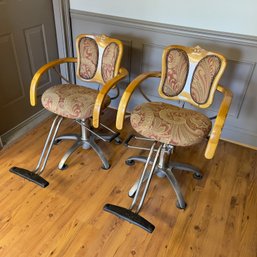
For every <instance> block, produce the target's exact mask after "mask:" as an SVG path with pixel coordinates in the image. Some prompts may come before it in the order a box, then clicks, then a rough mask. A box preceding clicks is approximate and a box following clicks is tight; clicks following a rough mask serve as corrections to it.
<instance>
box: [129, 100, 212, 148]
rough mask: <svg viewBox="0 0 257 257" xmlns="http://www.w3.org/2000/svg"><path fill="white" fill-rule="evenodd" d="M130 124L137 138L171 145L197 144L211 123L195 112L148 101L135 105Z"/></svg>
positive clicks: (208, 129)
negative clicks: (136, 133)
mask: <svg viewBox="0 0 257 257" xmlns="http://www.w3.org/2000/svg"><path fill="white" fill-rule="evenodd" d="M130 121H131V125H132V127H133V128H134V129H135V130H136V131H137V132H138V133H139V134H141V135H143V136H144V137H147V138H151V139H154V140H157V141H160V142H162V143H166V144H171V145H175V146H190V145H193V144H196V143H199V142H201V141H202V140H203V138H205V137H206V136H207V135H208V134H209V132H210V130H211V126H212V124H211V121H210V120H209V119H208V118H207V117H206V116H205V115H203V114H201V113H198V112H196V111H192V110H188V109H183V108H179V107H176V106H173V105H170V104H165V103H158V102H151V103H144V104H141V105H139V106H137V107H136V108H135V109H134V110H133V112H132V114H131V118H130Z"/></svg>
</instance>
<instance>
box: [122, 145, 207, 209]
mask: <svg viewBox="0 0 257 257" xmlns="http://www.w3.org/2000/svg"><path fill="white" fill-rule="evenodd" d="M163 151H164V150H163ZM166 154H168V155H171V152H170V153H166ZM164 158H165V156H164V155H163V157H162V159H160V160H159V164H158V165H156V167H155V169H154V174H155V175H157V176H158V177H160V178H163V177H166V178H167V179H168V180H169V182H170V184H171V186H172V188H173V190H174V191H175V194H176V196H177V204H176V206H177V207H178V208H179V209H185V208H186V202H185V200H184V197H183V195H182V193H181V190H180V186H179V184H178V182H177V180H176V178H175V176H174V174H173V170H181V171H186V172H190V173H193V177H194V178H195V179H202V177H203V176H202V174H201V172H200V170H199V169H198V168H197V167H195V166H193V165H189V164H186V163H180V162H173V161H170V160H168V163H164ZM168 158H169V157H168ZM136 161H137V162H142V163H146V161H147V157H145V156H132V157H130V158H128V159H127V160H126V161H125V163H126V164H127V165H129V166H132V165H134V164H135V162H136ZM150 164H152V162H150ZM148 177H149V172H146V174H145V176H144V178H143V182H145V181H146V180H147V179H148ZM138 184H139V180H137V181H136V182H135V184H134V185H133V186H132V187H131V189H130V190H129V193H128V195H129V197H133V196H134V195H135V192H136V190H137V188H138Z"/></svg>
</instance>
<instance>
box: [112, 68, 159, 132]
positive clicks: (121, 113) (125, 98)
mask: <svg viewBox="0 0 257 257" xmlns="http://www.w3.org/2000/svg"><path fill="white" fill-rule="evenodd" d="M150 77H157V78H159V77H161V72H160V71H153V72H146V73H143V74H141V75H139V76H138V77H136V78H135V79H134V80H133V81H132V82H131V83H130V84H129V85H128V87H127V88H126V90H125V91H124V93H123V95H122V97H121V100H120V104H119V107H118V112H117V116H116V128H117V129H120V130H121V129H122V128H123V123H124V119H125V114H126V109H127V106H128V102H129V99H130V97H131V95H132V93H133V92H134V90H135V89H136V88H137V87H138V86H139V84H140V83H141V82H143V81H144V80H146V79H147V78H150Z"/></svg>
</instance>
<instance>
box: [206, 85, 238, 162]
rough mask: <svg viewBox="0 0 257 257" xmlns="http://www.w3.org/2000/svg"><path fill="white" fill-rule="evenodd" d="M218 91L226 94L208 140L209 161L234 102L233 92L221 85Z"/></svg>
mask: <svg viewBox="0 0 257 257" xmlns="http://www.w3.org/2000/svg"><path fill="white" fill-rule="evenodd" d="M217 90H218V91H220V92H221V93H223V94H224V97H223V100H222V102H221V105H220V108H219V112H218V116H217V118H216V120H215V123H214V126H213V128H212V131H211V134H210V138H209V140H208V144H207V146H206V149H205V154H204V155H205V158H207V159H212V158H213V156H214V154H215V151H216V148H217V145H218V142H219V139H220V135H221V132H222V128H223V126H224V123H225V120H226V117H227V114H228V111H229V107H230V105H231V101H232V97H233V94H232V92H231V91H230V90H229V89H228V88H224V87H222V86H220V85H218V87H217Z"/></svg>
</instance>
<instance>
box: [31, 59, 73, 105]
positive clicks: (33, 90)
mask: <svg viewBox="0 0 257 257" xmlns="http://www.w3.org/2000/svg"><path fill="white" fill-rule="evenodd" d="M66 62H77V58H73V57H68V58H62V59H57V60H54V61H51V62H49V63H47V64H45V65H44V66H42V67H41V68H40V69H39V70H38V71H37V72H36V73H35V75H34V76H33V78H32V80H31V83H30V104H31V105H32V106H35V105H36V104H37V94H36V93H37V92H36V91H37V85H38V82H39V80H40V78H41V77H42V75H43V74H44V73H45V72H46V71H48V70H49V69H50V68H52V67H54V66H56V65H59V64H62V63H66Z"/></svg>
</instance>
